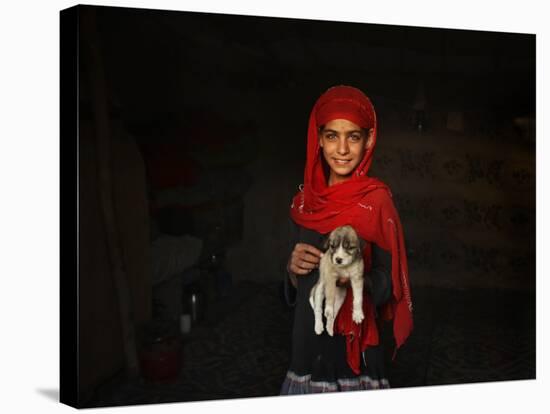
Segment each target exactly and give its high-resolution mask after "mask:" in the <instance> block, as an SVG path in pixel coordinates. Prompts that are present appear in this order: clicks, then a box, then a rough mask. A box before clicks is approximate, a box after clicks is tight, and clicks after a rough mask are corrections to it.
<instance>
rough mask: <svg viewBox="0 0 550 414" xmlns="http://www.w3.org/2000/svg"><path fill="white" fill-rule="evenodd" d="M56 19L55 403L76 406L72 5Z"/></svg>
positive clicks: (74, 31) (75, 106) (75, 41)
mask: <svg viewBox="0 0 550 414" xmlns="http://www.w3.org/2000/svg"><path fill="white" fill-rule="evenodd" d="M59 17H60V21H59V23H60V32H59V33H60V44H59V64H60V79H59V84H60V90H59V92H60V94H59V98H60V107H59V111H60V120H59V131H60V141H59V149H60V161H59V171H60V210H59V211H60V216H59V221H60V235H59V236H60V237H59V240H60V257H59V259H60V261H59V266H60V284H59V294H60V306H59V316H60V318H59V323H60V329H59V332H60V337H59V399H60V401H61V402H62V403H64V404H67V405H70V406H73V407H78V406H80V401H79V396H78V277H79V271H78V270H79V269H78V40H79V36H78V6H74V7H71V8H68V9H65V10H61V11H60V14H59Z"/></svg>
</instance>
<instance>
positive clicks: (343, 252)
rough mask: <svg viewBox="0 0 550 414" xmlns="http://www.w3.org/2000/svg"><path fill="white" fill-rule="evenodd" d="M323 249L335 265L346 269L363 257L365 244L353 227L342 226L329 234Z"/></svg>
mask: <svg viewBox="0 0 550 414" xmlns="http://www.w3.org/2000/svg"><path fill="white" fill-rule="evenodd" d="M323 247H324V249H325V251H326V253H325V254H329V255H330V261H331V263H332V264H333V265H335V266H340V267H344V266H347V265H349V264H351V263H353V262H354V261H355V260H357V259H360V258H361V257H362V252H363V247H364V242H363V240H362V239H360V238H359V236H358V235H357V233H356V232H355V230H354V229H353V227H351V226H341V227H337V228H335V229H334V230H333V231H332V232H331V233H330V234H329V236H328V237H327V239H326V240H325V243H324V245H323Z"/></svg>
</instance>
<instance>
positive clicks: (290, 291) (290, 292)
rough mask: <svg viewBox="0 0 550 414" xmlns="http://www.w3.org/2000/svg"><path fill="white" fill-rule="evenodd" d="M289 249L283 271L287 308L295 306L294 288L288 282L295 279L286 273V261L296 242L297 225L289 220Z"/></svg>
mask: <svg viewBox="0 0 550 414" xmlns="http://www.w3.org/2000/svg"><path fill="white" fill-rule="evenodd" d="M288 225H289V236H290V237H289V247H288V252H287V255H286V259H285V263H284V266H285V269H284V272H283V274H284V291H285V300H286V303H287V305H288V306H294V305H296V288H295V287H294V285H293V284H292V282H291V281H290V278H291V277H296V276H294V275H291V274H290V272H289V271H288V268H287V264H288V259H289V258H290V254H291V253H292V250H293V249H294V246H295V245H296V243H297V242H298V225H297V224H296V223H294V221H293V220H292V219H289V223H288Z"/></svg>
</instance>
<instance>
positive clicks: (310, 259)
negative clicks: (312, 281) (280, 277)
mask: <svg viewBox="0 0 550 414" xmlns="http://www.w3.org/2000/svg"><path fill="white" fill-rule="evenodd" d="M322 256H323V252H321V251H320V250H319V249H317V248H316V247H315V246H312V245H310V244H306V243H296V246H294V250H292V253H291V254H290V258H289V260H288V270H289V272H291V273H294V274H295V275H307V274H308V273H310V272H311V271H312V270H313V269H316V268H318V267H319V261H320V260H321V257H322Z"/></svg>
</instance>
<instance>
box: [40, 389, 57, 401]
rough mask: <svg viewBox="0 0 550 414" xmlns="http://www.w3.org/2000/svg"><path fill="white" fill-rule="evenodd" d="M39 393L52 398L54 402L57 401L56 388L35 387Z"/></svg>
mask: <svg viewBox="0 0 550 414" xmlns="http://www.w3.org/2000/svg"><path fill="white" fill-rule="evenodd" d="M36 391H37V392H38V393H39V394H42V395H43V396H44V397H47V398H49V399H50V400H53V401H54V402H59V390H58V389H51V388H50V389H37V390H36Z"/></svg>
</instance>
